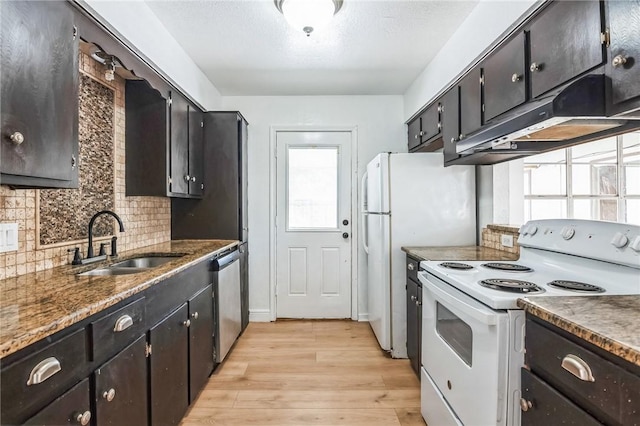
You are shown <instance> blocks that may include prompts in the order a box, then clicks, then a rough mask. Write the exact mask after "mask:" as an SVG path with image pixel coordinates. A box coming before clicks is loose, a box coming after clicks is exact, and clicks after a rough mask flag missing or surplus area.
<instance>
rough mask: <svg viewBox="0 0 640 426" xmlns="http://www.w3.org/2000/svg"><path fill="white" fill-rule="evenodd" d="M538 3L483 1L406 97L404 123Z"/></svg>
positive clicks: (408, 91) (528, 0)
mask: <svg viewBox="0 0 640 426" xmlns="http://www.w3.org/2000/svg"><path fill="white" fill-rule="evenodd" d="M536 3H538V0H511V1H494V0H480V3H478V5H477V6H476V7H475V8H474V9H473V10H472V11H471V13H470V14H469V16H467V19H465V20H464V22H463V23H462V25H460V27H459V28H458V30H457V31H456V32H455V33H454V34H453V36H451V38H450V39H449V41H448V42H447V43H446V44H445V45H444V46H443V47H442V49H441V50H440V52H438V54H437V55H436V56H435V57H434V58H433V60H432V61H431V62H430V63H429V64H428V65H427V66H426V67H425V69H424V71H422V73H421V74H420V75H419V76H418V78H416V80H415V81H414V82H413V83H412V84H411V86H410V87H409V88H408V89H407V91H406V92H405V93H404V119H405V121H406V120H407V119H409V118H410V117H411V116H412V115H413V114H415V113H416V112H418V110H419V109H420V108H422V107H423V106H425V105H426V104H427V103H429V101H430V100H431V99H432V98H433V97H435V95H436V94H437V93H438V92H439V91H440V90H441V89H443V88H444V87H445V86H447V85H448V84H449V83H450V82H451V81H452V80H454V79H455V78H456V77H457V76H458V75H459V74H460V73H461V72H462V71H464V69H465V68H466V67H467V66H468V65H469V64H470V63H471V62H472V61H473V60H475V59H476V58H477V57H478V56H479V55H480V54H481V53H482V52H483V51H484V50H485V49H487V48H488V47H489V46H490V45H491V44H493V42H494V41H495V40H496V39H497V38H498V37H499V36H500V35H501V34H502V33H504V32H505V31H506V30H507V29H508V28H509V27H510V26H511V25H512V24H513V23H514V22H516V21H517V20H518V19H519V18H520V17H521V16H522V15H523V14H524V13H525V12H527V11H528V10H529V8H531V7H532V6H533V5H534V4H536Z"/></svg>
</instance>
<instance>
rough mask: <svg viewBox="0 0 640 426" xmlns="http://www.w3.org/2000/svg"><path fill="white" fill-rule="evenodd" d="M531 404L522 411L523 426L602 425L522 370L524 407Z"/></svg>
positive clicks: (525, 370) (532, 375) (528, 372)
mask: <svg viewBox="0 0 640 426" xmlns="http://www.w3.org/2000/svg"><path fill="white" fill-rule="evenodd" d="M527 403H530V404H531V406H530V407H527V409H526V411H524V410H523V411H522V421H521V424H522V426H537V425H543V424H557V425H559V424H563V425H575V426H590V425H594V426H595V425H600V424H601V423H600V422H598V421H597V420H595V419H594V418H593V417H591V416H590V415H589V414H587V413H586V412H585V411H583V410H582V409H581V408H580V407H578V406H576V405H575V404H574V403H572V402H571V401H569V400H568V399H567V398H565V397H564V396H562V394H560V393H558V391H556V390H555V389H553V388H552V387H551V386H549V385H548V384H546V383H545V382H544V381H542V380H540V379H539V378H538V377H536V376H535V375H534V374H531V372H530V371H528V370H527V369H525V368H523V369H522V405H521V407H522V406H523V405H524V404H527Z"/></svg>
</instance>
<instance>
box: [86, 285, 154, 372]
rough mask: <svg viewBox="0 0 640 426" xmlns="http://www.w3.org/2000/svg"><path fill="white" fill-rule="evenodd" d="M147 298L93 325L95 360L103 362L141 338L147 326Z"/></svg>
mask: <svg viewBox="0 0 640 426" xmlns="http://www.w3.org/2000/svg"><path fill="white" fill-rule="evenodd" d="M144 318H145V298H144V297H142V298H140V299H138V300H136V301H134V302H131V303H129V304H128V305H126V306H124V307H122V308H120V309H118V310H117V311H115V312H112V313H110V314H108V315H105V316H104V317H102V318H100V319H99V320H97V321H94V322H92V323H91V340H92V353H93V360H94V361H95V360H102V359H105V358H106V357H109V356H110V355H111V354H113V353H116V352H118V351H119V350H120V349H122V348H124V347H125V346H127V345H128V344H130V343H131V342H132V341H133V339H134V338H136V337H137V336H139V335H140V334H141V333H142V332H143V329H144V326H145V321H144Z"/></svg>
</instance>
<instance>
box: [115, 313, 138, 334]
mask: <svg viewBox="0 0 640 426" xmlns="http://www.w3.org/2000/svg"><path fill="white" fill-rule="evenodd" d="M132 325H133V318H131V316H129V315H123V316H121V317H120V318H118V319H117V320H116V325H115V327H113V331H115V332H116V333H117V332H119V331H124V330H126V329H127V328H129V327H131V326H132Z"/></svg>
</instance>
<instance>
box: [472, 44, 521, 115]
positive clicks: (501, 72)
mask: <svg viewBox="0 0 640 426" xmlns="http://www.w3.org/2000/svg"><path fill="white" fill-rule="evenodd" d="M525 43H526V36H525V33H524V32H521V33H519V34H518V35H516V36H515V37H513V38H512V39H511V40H509V41H508V42H506V43H505V44H504V45H502V46H500V48H499V49H497V50H496V51H495V52H494V53H492V54H491V56H489V57H488V58H487V59H486V60H485V61H484V62H483V64H482V68H483V69H484V85H483V89H484V120H483V121H484V122H485V123H486V122H488V121H490V120H491V119H493V118H495V117H497V116H498V115H500V114H502V113H504V112H507V111H509V110H510V109H512V108H515V107H517V106H518V105H521V104H523V103H524V101H526V99H527V86H526V85H525V78H526V76H527V73H526V68H525V66H526V64H525V54H524V53H525V48H526V45H525Z"/></svg>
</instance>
